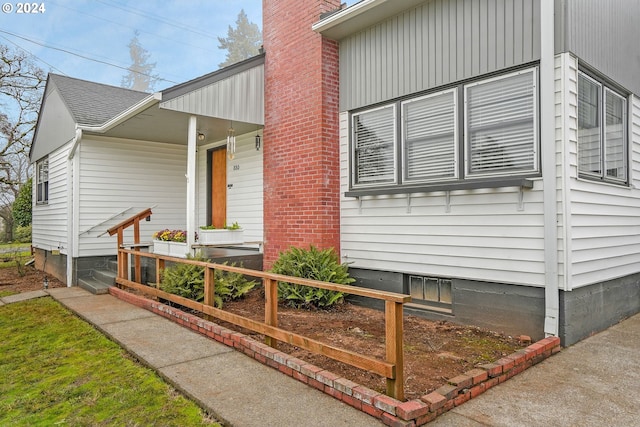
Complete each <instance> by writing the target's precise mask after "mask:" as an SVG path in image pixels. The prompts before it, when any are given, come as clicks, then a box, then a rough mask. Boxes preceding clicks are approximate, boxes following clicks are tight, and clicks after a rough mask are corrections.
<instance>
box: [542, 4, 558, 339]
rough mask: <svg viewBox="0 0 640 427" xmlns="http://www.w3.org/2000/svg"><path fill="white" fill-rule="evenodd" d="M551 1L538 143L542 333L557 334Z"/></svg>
mask: <svg viewBox="0 0 640 427" xmlns="http://www.w3.org/2000/svg"><path fill="white" fill-rule="evenodd" d="M554 26H555V13H554V1H553V0H542V1H541V2H540V146H541V150H542V156H541V157H542V158H541V160H542V178H543V179H542V185H543V205H544V216H543V220H544V267H545V277H544V278H545V288H544V289H545V292H544V296H545V304H544V306H545V314H544V333H545V336H558V331H559V315H560V295H559V285H558V207H557V176H556V175H557V173H556V141H555V44H554Z"/></svg>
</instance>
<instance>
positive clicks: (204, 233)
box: [198, 222, 244, 245]
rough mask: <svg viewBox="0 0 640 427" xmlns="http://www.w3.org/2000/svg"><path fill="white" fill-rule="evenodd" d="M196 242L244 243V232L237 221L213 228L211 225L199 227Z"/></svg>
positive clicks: (208, 243)
mask: <svg viewBox="0 0 640 427" xmlns="http://www.w3.org/2000/svg"><path fill="white" fill-rule="evenodd" d="M198 242H199V243H200V244H201V245H238V244H242V243H244V233H243V230H242V227H240V226H239V225H238V222H234V223H233V224H231V225H226V224H225V225H224V227H223V228H215V227H214V226H212V225H207V226H202V227H200V233H199V235H198Z"/></svg>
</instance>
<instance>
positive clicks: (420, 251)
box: [340, 112, 544, 286]
mask: <svg viewBox="0 0 640 427" xmlns="http://www.w3.org/2000/svg"><path fill="white" fill-rule="evenodd" d="M348 135H349V129H348V113H346V112H343V113H342V114H341V115H340V139H341V153H340V157H341V193H342V194H343V196H342V198H341V255H342V257H343V260H344V261H346V262H349V263H351V264H350V265H351V267H354V268H363V269H372V270H383V271H391V272H402V273H412V274H420V275H429V276H438V277H452V278H462V279H473V280H481V281H490V282H501V283H513V284H522V285H532V286H543V285H544V253H543V247H544V245H543V243H544V240H543V239H544V230H543V200H542V181H541V180H536V181H535V183H534V188H533V189H528V190H524V198H523V204H522V206H520V204H519V196H520V194H519V188H499V189H482V190H460V191H452V192H451V193H450V195H449V204H448V206H447V196H446V193H444V192H435V193H421V194H411V195H410V197H408V196H406V195H394V196H365V197H361V200H360V201H359V200H358V199H356V198H354V197H345V196H344V192H345V191H347V190H348V183H349V169H348V164H349V162H348V154H347V153H348V140H349V137H348Z"/></svg>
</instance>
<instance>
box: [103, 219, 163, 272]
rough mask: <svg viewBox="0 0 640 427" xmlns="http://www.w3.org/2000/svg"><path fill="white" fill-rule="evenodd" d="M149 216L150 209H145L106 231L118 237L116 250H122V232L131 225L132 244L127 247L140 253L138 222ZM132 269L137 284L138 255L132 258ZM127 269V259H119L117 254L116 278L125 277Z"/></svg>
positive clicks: (139, 270)
mask: <svg viewBox="0 0 640 427" xmlns="http://www.w3.org/2000/svg"><path fill="white" fill-rule="evenodd" d="M151 214H152V212H151V208H147V209H145V210H143V211H140V212H138V213H137V214H135V215H133V216H132V217H130V218H127V219H125V220H124V221H122V222H121V223H119V224H116V225H114V226H113V227H111V228H110V229H108V230H107V233H109V236H113V235H114V234H117V235H118V249H120V248H122V246H123V245H124V230H125V229H127V228H129V227H131V226H132V225H133V244H131V245H128V246H130V247H133V248H135V250H136V252H138V251H140V249H141V246H140V245H141V243H140V221H142V220H143V219H147V218H149V217H151ZM134 268H135V279H136V281H137V282H140V280H141V277H142V268H141V263H140V256H138V255H135V257H134ZM128 269H129V257H128V256H123V257H121V256H120V252H118V277H126V276H125V275H126V274H127V273H126V271H127V270H128Z"/></svg>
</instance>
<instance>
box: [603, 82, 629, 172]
mask: <svg viewBox="0 0 640 427" xmlns="http://www.w3.org/2000/svg"><path fill="white" fill-rule="evenodd" d="M605 99H606V104H607V108H606V120H605V125H604V126H605V136H604V141H605V166H604V169H605V172H606V175H607V178H611V179H614V180H620V181H626V180H627V167H626V165H627V151H626V149H625V140H626V137H625V135H626V126H627V125H626V123H627V117H626V116H627V100H626V99H624V98H623V97H621V96H620V95H618V94H617V93H615V92H613V91H611V90H609V89H606V91H605Z"/></svg>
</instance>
